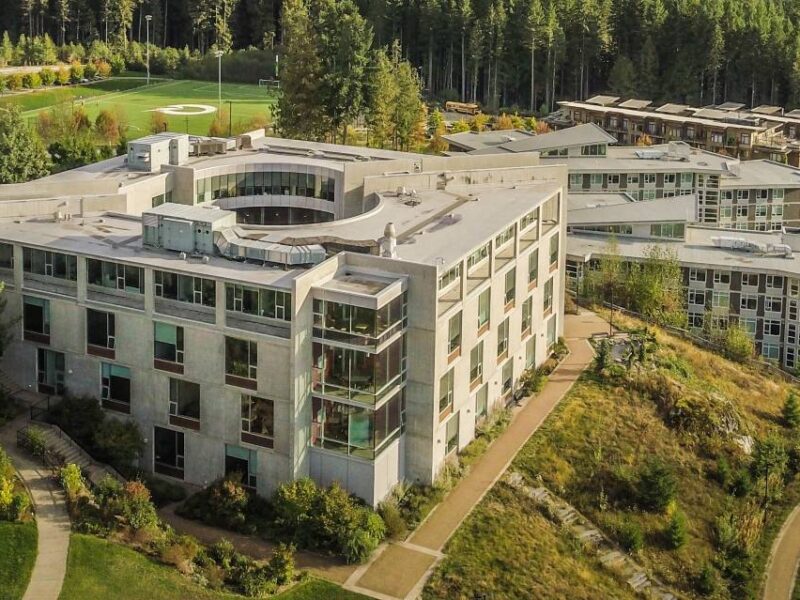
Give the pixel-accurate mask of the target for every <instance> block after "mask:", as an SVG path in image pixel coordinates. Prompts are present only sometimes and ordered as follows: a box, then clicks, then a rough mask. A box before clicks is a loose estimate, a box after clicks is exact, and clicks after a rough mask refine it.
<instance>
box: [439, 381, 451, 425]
mask: <svg viewBox="0 0 800 600" xmlns="http://www.w3.org/2000/svg"><path fill="white" fill-rule="evenodd" d="M454 385H455V369H450V370H449V371H448V372H447V373H445V374H444V375H442V377H441V379H439V415H440V417H441V416H443V415H444V414H449V413H450V412H451V411H452V409H453V387H454Z"/></svg>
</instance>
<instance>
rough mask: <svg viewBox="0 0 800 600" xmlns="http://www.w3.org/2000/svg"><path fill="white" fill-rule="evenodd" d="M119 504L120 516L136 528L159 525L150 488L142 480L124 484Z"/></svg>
mask: <svg viewBox="0 0 800 600" xmlns="http://www.w3.org/2000/svg"><path fill="white" fill-rule="evenodd" d="M118 506H119V508H118V510H119V514H120V516H122V517H123V518H124V519H125V522H126V523H127V524H128V525H129V526H130V527H131V528H132V529H134V530H139V529H145V528H148V527H156V526H157V525H158V515H157V514H156V508H155V506H153V503H152V502H151V501H150V490H148V489H147V487H146V486H145V485H144V484H143V483H142V482H141V481H129V482H127V483H126V484H125V485H124V487H123V489H122V494H121V496H120V497H119V500H118ZM192 558H194V557H192Z"/></svg>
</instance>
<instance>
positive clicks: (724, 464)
mask: <svg viewBox="0 0 800 600" xmlns="http://www.w3.org/2000/svg"><path fill="white" fill-rule="evenodd" d="M714 477H715V479H716V480H717V482H718V483H719V484H720V485H721V486H722V488H723V489H727V487H728V485H729V484H730V482H731V477H732V473H731V466H730V464H729V463H728V460H727V459H726V458H725V457H724V456H721V457H720V458H719V460H717V468H716V470H715V471H714Z"/></svg>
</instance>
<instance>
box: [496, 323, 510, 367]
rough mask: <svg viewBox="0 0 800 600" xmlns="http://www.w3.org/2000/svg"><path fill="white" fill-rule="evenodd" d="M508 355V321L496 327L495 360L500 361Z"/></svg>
mask: <svg viewBox="0 0 800 600" xmlns="http://www.w3.org/2000/svg"><path fill="white" fill-rule="evenodd" d="M507 353H508V319H505V320H504V321H503V322H502V323H500V325H498V326H497V358H498V359H502V358H504V357H505V356H506V354H507Z"/></svg>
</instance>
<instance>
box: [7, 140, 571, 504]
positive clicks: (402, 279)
mask: <svg viewBox="0 0 800 600" xmlns="http://www.w3.org/2000/svg"><path fill="white" fill-rule="evenodd" d="M566 186H567V171H566V167H564V166H563V165H552V166H551V165H548V166H543V165H541V164H539V160H538V157H537V155H536V154H513V153H509V154H506V155H497V156H481V157H472V156H466V155H462V156H457V157H436V156H422V155H415V154H408V153H398V152H388V151H378V150H370V149H365V148H352V147H344V146H335V145H327V144H315V143H309V142H298V141H291V140H283V139H269V138H265V137H263V132H255V133H252V134H248V135H244V136H241V137H239V138H236V139H232V140H227V139H225V140H219V139H197V138H189V137H188V136H184V135H177V134H163V135H158V136H152V137H149V138H145V139H141V140H137V141H135V142H132V143H131V144H130V145H129V152H128V154H127V156H124V157H119V158H115V159H111V160H108V161H104V162H101V163H97V164H94V165H90V166H87V167H85V168H81V169H77V170H74V171H69V172H66V173H61V174H58V175H54V176H50V177H47V178H44V179H41V180H39V181H36V182H32V183H30V184H23V185H12V186H0V278H2V280H3V281H4V282H5V286H6V291H5V294H6V298H7V299H8V307H9V308H8V311H9V312H10V313H11V314H10V315H8V316H11V317H13V316H15V315H19V316H20V320H19V323H18V325H16V335H15V340H14V341H13V342H12V343H11V345H10V346H9V348H8V349H7V350H6V352H5V355H4V357H3V368H4V370H5V371H6V372H7V373H8V374H9V375H10V376H11V377H13V378H14V379H15V380H16V381H17V382H18V383H19V384H21V385H23V386H29V387H30V388H32V389H36V390H38V391H39V392H42V393H44V394H54V395H62V394H65V393H69V394H74V395H90V396H93V397H96V398H97V399H98V402H100V403H101V405H102V406H103V408H104V409H106V410H107V411H108V413H109V414H111V415H115V416H116V417H118V418H120V419H132V420H134V421H135V422H136V423H137V424H138V425H139V427H140V428H141V430H142V432H143V434H144V437H145V438H146V452H145V456H144V459H143V465H142V466H143V467H145V468H147V469H151V470H152V471H154V472H155V473H157V474H160V475H162V476H165V477H171V478H175V479H178V480H183V481H185V482H188V483H194V484H200V485H202V484H205V483H209V482H211V481H212V480H214V479H215V478H218V477H221V476H223V475H225V474H226V473H230V472H232V471H237V472H240V473H242V474H244V476H245V477H244V481H245V483H246V484H247V485H249V486H251V487H252V488H254V489H256V490H258V491H259V492H260V493H264V494H267V493H269V492H271V491H272V490H273V489H274V488H275V487H276V485H278V484H279V483H281V482H284V481H287V480H291V479H293V478H296V477H300V476H306V475H308V476H311V477H312V478H314V479H315V480H316V481H317V482H319V483H321V484H328V483H330V482H332V481H334V480H337V481H339V482H341V483H342V484H343V485H344V486H345V487H346V488H347V489H348V490H349V491H351V492H353V493H355V494H358V495H359V496H361V497H363V498H364V499H365V500H366V501H368V502H370V503H373V504H374V503H377V502H378V501H380V500H381V499H382V498H383V497H384V496H385V495H386V494H387V492H388V491H389V490H390V489H391V487H392V486H393V485H394V484H396V483H397V482H399V481H401V480H408V481H420V482H424V483H430V482H431V481H433V479H434V478H435V477H436V475H437V473H438V471H439V470H440V468H441V467H442V465H443V464H444V462H445V461H446V460H447V458H448V456H450V455H451V454H452V453H454V452H457V451H458V449H460V448H462V447H463V446H464V445H466V444H467V443H468V442H469V441H470V440H472V439H473V437H474V436H475V429H476V425H477V424H478V423H479V422H480V421H481V420H482V419H483V418H485V417H486V415H487V413H489V412H490V411H492V410H493V408H495V407H497V406H498V405H502V404H504V403H506V402H508V401H509V400H510V399H511V397H512V396H513V393H514V391H515V389H516V382H517V380H518V378H519V377H520V375H521V374H522V373H523V371H524V370H525V369H527V368H530V367H533V366H535V365H538V364H540V363H542V362H543V361H544V360H545V359H546V358H547V356H548V353H549V350H550V348H551V347H552V346H553V344H554V343H555V342H556V340H557V338H558V337H559V336H560V335H561V332H562V329H563V322H562V308H561V307H562V306H563V293H564V260H565V241H564V240H565V237H566V236H565V233H566V219H565V215H566V202H565V199H564V191H565V189H566Z"/></svg>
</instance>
